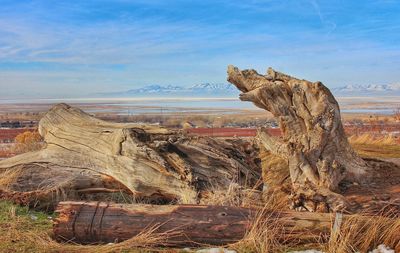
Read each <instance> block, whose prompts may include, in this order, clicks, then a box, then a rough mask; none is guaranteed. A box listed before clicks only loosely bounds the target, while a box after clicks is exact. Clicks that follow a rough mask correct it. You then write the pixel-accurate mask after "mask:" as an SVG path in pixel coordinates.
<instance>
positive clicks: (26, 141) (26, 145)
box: [15, 131, 43, 153]
mask: <svg viewBox="0 0 400 253" xmlns="http://www.w3.org/2000/svg"><path fill="white" fill-rule="evenodd" d="M42 147H43V140H42V137H41V136H40V134H39V132H38V131H26V132H23V133H21V134H18V135H17V136H16V137H15V153H25V152H30V151H36V150H39V149H41V148H42Z"/></svg>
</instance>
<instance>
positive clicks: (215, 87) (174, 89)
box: [101, 83, 240, 97]
mask: <svg viewBox="0 0 400 253" xmlns="http://www.w3.org/2000/svg"><path fill="white" fill-rule="evenodd" d="M239 93H240V92H239V91H238V90H237V89H236V88H235V87H234V86H233V85H231V84H226V83H200V84H195V85H192V86H189V87H185V86H176V85H158V84H154V85H148V86H144V87H141V88H137V89H131V90H127V91H122V92H112V93H102V94H101V95H102V96H117V97H123V96H134V97H136V96H139V97H146V96H149V97H150V96H151V97H237V96H238V94H239Z"/></svg>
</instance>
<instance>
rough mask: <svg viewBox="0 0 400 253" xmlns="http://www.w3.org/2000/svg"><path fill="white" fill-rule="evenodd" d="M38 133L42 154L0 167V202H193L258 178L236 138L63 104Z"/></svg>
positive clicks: (252, 157) (252, 159)
mask: <svg viewBox="0 0 400 253" xmlns="http://www.w3.org/2000/svg"><path fill="white" fill-rule="evenodd" d="M39 133H40V135H41V136H42V137H43V139H44V142H45V145H46V147H45V148H44V149H42V150H39V151H36V152H29V153H25V154H22V155H18V156H15V157H12V158H9V159H6V160H3V161H0V174H1V175H2V177H3V179H5V178H7V180H3V181H1V180H0V196H1V197H3V198H8V199H13V200H17V202H19V203H23V204H30V205H36V206H37V205H46V204H48V203H50V204H51V205H53V204H55V203H57V202H58V201H60V200H63V199H64V200H65V199H69V200H71V199H79V198H81V197H82V194H86V195H87V194H90V193H100V192H103V193H109V192H124V193H127V194H130V195H132V196H134V197H135V198H140V199H145V200H146V201H147V202H157V203H168V202H180V203H197V202H198V200H199V199H200V198H202V197H203V196H205V195H206V194H207V193H208V192H210V191H211V190H212V189H227V188H228V187H229V185H230V184H231V183H237V184H238V185H243V186H244V185H246V186H248V187H253V186H254V185H255V184H256V182H257V181H258V180H259V178H260V166H259V161H258V158H257V154H256V152H254V149H253V148H252V147H250V146H251V145H250V146H249V144H248V143H247V142H245V141H243V140H239V139H237V140H222V139H212V138H208V137H189V136H185V135H184V134H183V133H182V132H180V131H172V130H167V129H165V128H163V127H160V126H157V125H145V124H121V123H110V122H105V121H102V120H99V119H96V118H94V117H92V116H90V115H88V114H86V113H84V112H83V111H81V110H79V109H77V108H73V107H70V106H68V105H66V104H59V105H56V106H54V107H53V108H52V109H51V110H50V111H49V112H47V113H46V114H45V115H44V117H43V118H42V119H41V120H40V123H39ZM89 199H90V198H89ZM100 199H101V197H100Z"/></svg>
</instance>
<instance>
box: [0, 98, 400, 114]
mask: <svg viewBox="0 0 400 253" xmlns="http://www.w3.org/2000/svg"><path fill="white" fill-rule="evenodd" d="M338 101H339V103H340V106H341V108H342V110H341V111H342V112H344V113H367V114H392V113H393V111H394V110H395V109H396V108H399V107H400V98H399V97H383V98H374V99H371V98H365V97H364V98H363V97H355V98H351V99H349V98H338ZM62 102H63V103H67V104H71V105H74V106H77V107H80V108H82V109H83V110H84V111H87V112H89V113H114V114H124V115H126V114H129V115H133V114H168V113H194V114H203V113H206V114H230V113H237V112H240V111H242V112H245V111H249V110H250V111H261V110H262V109H260V108H257V107H256V106H254V105H253V104H252V103H251V102H243V101H240V100H239V98H189V97H186V98H68V99H9V100H7V99H2V100H0V106H1V108H0V110H3V109H4V110H7V112H8V111H10V112H15V111H17V112H31V111H46V110H48V109H49V108H50V107H51V106H52V105H54V104H57V103H62Z"/></svg>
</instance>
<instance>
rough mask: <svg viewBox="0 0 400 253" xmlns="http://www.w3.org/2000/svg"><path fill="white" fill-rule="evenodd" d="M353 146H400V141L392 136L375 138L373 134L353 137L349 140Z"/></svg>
mask: <svg viewBox="0 0 400 253" xmlns="http://www.w3.org/2000/svg"><path fill="white" fill-rule="evenodd" d="M348 139H349V142H350V143H351V144H365V145H398V141H399V140H398V139H397V138H395V137H394V136H392V135H387V136H380V137H375V136H373V135H371V134H361V135H352V136H350V137H349V138H348Z"/></svg>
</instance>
